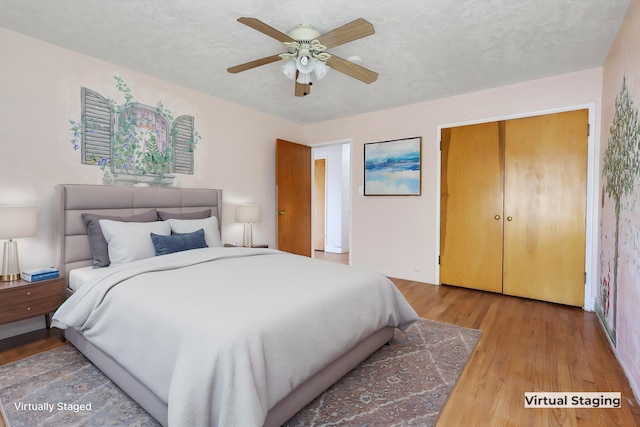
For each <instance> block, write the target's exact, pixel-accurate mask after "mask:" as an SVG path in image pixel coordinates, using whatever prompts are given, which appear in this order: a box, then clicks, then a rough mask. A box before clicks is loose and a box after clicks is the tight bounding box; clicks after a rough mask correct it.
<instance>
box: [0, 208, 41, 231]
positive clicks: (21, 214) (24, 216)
mask: <svg viewBox="0 0 640 427" xmlns="http://www.w3.org/2000/svg"><path fill="white" fill-rule="evenodd" d="M37 231H38V211H37V209H36V208H35V207H13V206H0V239H16V238H20V237H33V236H35V235H36V233H37Z"/></svg>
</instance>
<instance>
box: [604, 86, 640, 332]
mask: <svg viewBox="0 0 640 427" xmlns="http://www.w3.org/2000/svg"><path fill="white" fill-rule="evenodd" d="M609 132H610V137H609V144H608V145H607V148H606V151H605V154H604V162H603V168H602V175H603V178H604V179H605V181H606V183H605V187H604V190H605V192H606V194H607V196H609V197H610V198H611V199H612V200H613V202H614V209H615V231H614V243H613V244H614V254H613V278H611V277H610V274H607V276H606V277H605V278H604V279H603V283H602V285H601V287H600V294H599V295H598V302H599V304H598V306H599V307H598V311H599V312H600V314H601V315H602V317H603V321H604V323H605V326H606V327H607V329H608V332H609V334H610V336H611V338H612V340H613V342H614V343H615V340H616V338H615V331H616V304H617V298H618V265H619V245H620V238H619V235H620V212H621V206H622V200H623V197H625V196H629V195H631V194H633V190H634V187H635V183H636V178H637V177H638V176H640V121H639V120H638V110H637V109H636V108H635V107H634V106H633V100H632V99H631V96H630V94H629V90H628V89H627V84H626V78H623V80H622V89H621V90H620V93H619V94H618V96H617V97H616V102H615V112H614V117H613V123H612V124H611V127H610V129H609ZM609 310H611V311H612V313H611V314H612V316H611V318H612V320H613V325H609V324H608V322H607V320H606V319H607V318H608V317H609Z"/></svg>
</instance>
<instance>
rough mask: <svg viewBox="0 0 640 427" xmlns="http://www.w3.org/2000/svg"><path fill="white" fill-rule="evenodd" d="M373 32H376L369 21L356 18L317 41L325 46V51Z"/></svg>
mask: <svg viewBox="0 0 640 427" xmlns="http://www.w3.org/2000/svg"><path fill="white" fill-rule="evenodd" d="M375 32H376V30H374V28H373V25H372V24H371V23H370V22H369V21H367V20H366V19H362V18H358V19H356V20H355V21H351V22H349V23H348V24H345V25H343V26H342V27H338V28H336V29H334V30H331V31H329V32H328V33H325V34H323V35H321V36H320V37H318V41H319V42H320V44H321V45H323V46H326V48H327V49H331V48H332V47H335V46H340V45H341V44H345V43H348V42H350V41H353V40H358V39H361V38H363V37H367V36H370V35H372V34H374V33H375Z"/></svg>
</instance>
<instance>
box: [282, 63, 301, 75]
mask: <svg viewBox="0 0 640 427" xmlns="http://www.w3.org/2000/svg"><path fill="white" fill-rule="evenodd" d="M297 70H298V68H297V64H296V61H295V59H290V60H288V61H287V62H285V63H284V65H283V66H282V73H283V74H284V75H285V76H287V78H288V79H290V80H293V79H295V78H296V71H297Z"/></svg>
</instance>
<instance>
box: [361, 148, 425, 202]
mask: <svg viewBox="0 0 640 427" xmlns="http://www.w3.org/2000/svg"><path fill="white" fill-rule="evenodd" d="M421 163H422V138H421V137H414V138H405V139H395V140H392V141H381V142H370V143H367V144H364V195H365V196H419V195H420V192H421V182H422V167H421Z"/></svg>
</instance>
